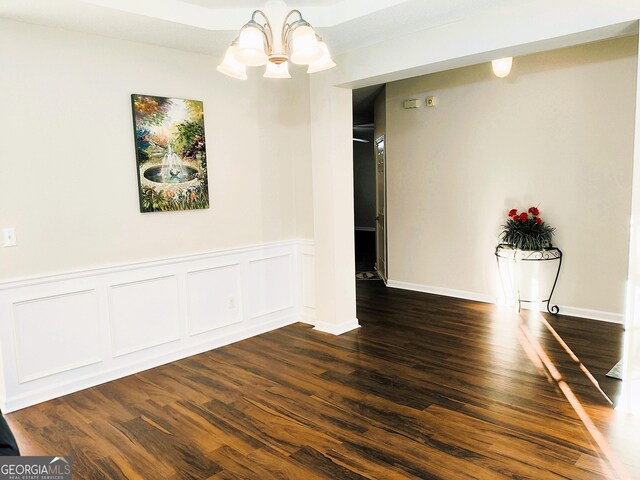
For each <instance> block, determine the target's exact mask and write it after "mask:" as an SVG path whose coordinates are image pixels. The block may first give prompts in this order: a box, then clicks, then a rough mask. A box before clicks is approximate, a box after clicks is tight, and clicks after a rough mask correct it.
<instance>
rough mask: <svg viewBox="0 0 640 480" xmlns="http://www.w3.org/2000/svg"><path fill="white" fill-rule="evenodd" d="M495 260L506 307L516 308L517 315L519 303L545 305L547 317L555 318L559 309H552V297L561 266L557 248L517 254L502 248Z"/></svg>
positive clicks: (506, 247)
mask: <svg viewBox="0 0 640 480" xmlns="http://www.w3.org/2000/svg"><path fill="white" fill-rule="evenodd" d="M496 258H497V260H498V269H499V272H500V280H501V283H502V289H503V293H504V300H505V302H506V303H508V304H512V305H515V304H517V305H518V311H520V307H521V306H522V303H546V304H547V311H548V312H549V313H552V314H553V315H557V314H558V312H559V310H560V309H559V308H558V306H557V305H551V297H552V296H553V291H554V290H555V287H556V283H557V282H558V275H559V274H560V266H561V265H562V252H561V251H560V249H559V248H556V247H550V248H545V249H543V250H519V249H517V248H513V247H511V246H509V245H504V244H501V245H498V246H497V247H496Z"/></svg>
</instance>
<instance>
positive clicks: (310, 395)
mask: <svg viewBox="0 0 640 480" xmlns="http://www.w3.org/2000/svg"><path fill="white" fill-rule="evenodd" d="M357 289H358V318H359V319H360V322H361V325H362V327H361V328H360V329H358V330H355V331H352V332H349V333H347V334H344V335H342V336H339V337H334V336H331V335H327V334H323V333H319V332H317V331H314V330H313V329H312V328H311V327H309V326H306V325H302V324H297V325H292V326H289V327H286V328H282V329H280V330H277V331H273V332H270V333H267V334H264V335H260V336H258V337H254V338H252V339H249V340H245V341H242V342H238V343H236V344H233V345H229V346H226V347H222V348H219V349H217V350H213V351H210V352H207V353H204V354H201V355H197V356H194V357H190V358H187V359H185V360H181V361H178V362H175V363H172V364H170V365H166V366H162V367H159V368H155V369H153V370H149V371H146V372H142V373H140V374H137V375H132V376H129V377H126V378H123V379H120V380H117V381H114V382H110V383H107V384H104V385H100V386H98V387H94V388H90V389H87V390H84V391H81V392H78V393H75V394H72V395H68V396H65V397H62V398H59V399H56V400H53V401H50V402H46V403H43V404H40V405H36V406H33V407H30V408H27V409H24V410H21V411H18V412H14V413H12V414H9V415H8V416H7V420H8V421H9V423H10V425H11V427H12V428H13V430H14V432H15V434H16V438H17V440H18V442H19V444H20V447H21V449H22V452H23V454H25V455H36V454H41V455H72V456H73V463H74V465H73V466H74V473H75V475H74V478H78V479H103V478H104V479H118V478H132V479H133V478H143V479H191V478H193V479H269V478H278V479H289V478H290V479H301V480H307V479H360V478H369V479H401V478H413V479H432V478H433V479H435V478H447V479H456V480H458V479H493V478H512V479H525V478H526V479H536V480H539V479H560V478H564V479H572V480H573V479H576V480H578V479H585V480H586V479H601V478H618V477H620V478H625V475H626V476H627V478H632V477H633V475H634V474H635V475H637V473H636V472H638V471H640V469H637V470H636V471H631V472H630V473H629V472H628V473H624V471H623V470H622V469H623V468H624V466H623V467H622V468H621V467H620V464H621V463H622V464H624V462H625V459H624V458H623V459H622V460H619V459H617V460H616V459H615V458H613V457H614V456H615V455H614V454H616V453H617V452H613V453H612V452H611V451H609V450H610V448H609V446H608V445H609V444H608V443H607V442H608V441H609V440H608V439H609V437H608V436H607V435H608V432H604V433H603V436H604V440H603V439H602V438H599V437H598V435H597V434H596V433H594V432H593V431H592V430H590V428H591V427H593V426H594V425H592V424H590V423H589V422H586V423H585V419H584V418H581V414H580V412H582V410H580V409H578V410H576V406H575V405H572V403H571V402H570V401H568V400H567V396H568V392H567V388H568V389H569V390H570V391H571V392H573V391H576V392H577V393H576V394H575V400H577V401H578V403H579V405H580V407H581V408H582V409H583V410H584V411H586V412H587V413H588V414H589V415H592V417H593V418H594V420H593V422H594V424H595V425H596V426H597V427H598V428H604V427H607V426H610V425H613V424H616V425H618V424H620V422H621V421H620V419H619V418H618V417H615V414H614V411H613V410H612V409H611V407H610V406H609V405H608V403H607V402H606V401H605V400H604V397H602V396H601V395H600V394H599V393H598V392H597V389H595V388H593V385H592V387H591V388H589V386H588V385H587V384H586V383H584V384H583V383H581V382H582V380H580V375H581V374H582V373H581V371H580V368H579V363H580V362H575V361H574V360H571V359H570V361H567V360H566V358H564V357H563V356H562V355H563V354H564V355H565V356H567V353H566V352H565V351H564V350H563V349H562V348H561V347H559V346H558V342H557V340H556V339H555V337H554V336H553V335H552V334H550V333H549V330H548V329H546V327H545V326H544V324H543V323H542V322H541V321H540V318H542V317H541V316H539V315H536V314H527V315H517V314H516V313H514V312H513V310H510V309H500V308H498V307H495V306H493V305H488V304H482V303H475V302H469V301H464V300H458V299H452V298H445V297H438V296H434V295H427V294H420V293H414V292H407V291H402V290H395V289H388V288H385V287H384V285H383V284H382V282H367V281H364V282H358V286H357ZM563 352H564V353H563ZM541 357H544V360H545V361H547V360H549V361H551V360H554V359H555V360H556V361H557V362H558V365H559V367H558V372H559V373H558V375H561V378H554V375H555V374H551V373H549V372H550V371H549V367H548V366H545V365H546V364H545V363H544V362H543V360H541ZM573 377H575V378H576V382H577V383H575V384H574V383H572V379H573ZM569 396H571V395H569ZM577 411H578V413H576V412H577ZM616 422H617V423H616ZM622 423H625V422H624V421H623V422H622ZM612 430H614V429H612ZM629 442H630V443H629V445H628V447H629V448H631V450H633V449H634V448H635V450H636V451H637V450H638V439H637V438H636V439H635V440H633V439H632V440H630V441H629ZM605 454H611V456H607V455H605ZM627 470H631V469H629V468H627Z"/></svg>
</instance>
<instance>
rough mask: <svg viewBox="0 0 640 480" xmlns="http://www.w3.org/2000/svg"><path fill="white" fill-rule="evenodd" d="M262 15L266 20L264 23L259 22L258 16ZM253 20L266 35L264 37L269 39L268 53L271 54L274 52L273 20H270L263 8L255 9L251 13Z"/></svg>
mask: <svg viewBox="0 0 640 480" xmlns="http://www.w3.org/2000/svg"><path fill="white" fill-rule="evenodd" d="M258 15H259V16H261V17H262V18H263V20H264V22H265V23H264V25H260V24H259V23H258V22H257V17H258ZM251 21H252V22H254V23H255V24H256V25H257V26H258V27H259V29H260V31H261V32H262V34H263V35H264V38H265V39H266V41H267V50H268V51H267V54H268V55H271V54H272V53H273V28H272V27H271V22H269V17H267V15H266V14H265V13H264V12H263V11H262V10H255V11H254V12H253V13H252V14H251Z"/></svg>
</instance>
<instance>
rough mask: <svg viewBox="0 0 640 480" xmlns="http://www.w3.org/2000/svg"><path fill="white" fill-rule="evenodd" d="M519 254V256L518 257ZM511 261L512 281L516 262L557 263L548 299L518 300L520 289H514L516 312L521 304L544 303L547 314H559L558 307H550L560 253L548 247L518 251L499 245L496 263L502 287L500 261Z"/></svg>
mask: <svg viewBox="0 0 640 480" xmlns="http://www.w3.org/2000/svg"><path fill="white" fill-rule="evenodd" d="M518 253H519V255H518ZM501 258H502V259H505V260H507V261H512V262H513V263H514V271H513V275H514V279H515V280H517V278H518V277H517V271H516V269H517V266H518V262H545V261H557V262H558V269H557V270H556V276H555V279H554V280H553V286H552V287H551V292H549V298H545V299H541V300H532V299H524V298H520V288H516V290H517V294H518V312H519V311H520V307H521V306H522V303H538V302H541V303H546V304H547V312H549V313H550V314H552V315H557V314H558V313H559V312H560V308H559V307H558V305H551V297H553V292H554V290H555V289H556V284H557V283H558V276H559V275H560V267H562V251H561V250H560V249H559V248H557V247H548V248H545V249H543V250H518V249H516V248H513V247H512V246H511V245H508V244H504V243H501V244H499V245H498V246H497V247H496V261H497V262H498V272H499V273H500V281H501V282H502V285H504V279H503V278H502V269H501V268H500V259H501Z"/></svg>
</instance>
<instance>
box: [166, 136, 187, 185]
mask: <svg viewBox="0 0 640 480" xmlns="http://www.w3.org/2000/svg"><path fill="white" fill-rule="evenodd" d="M184 176H185V174H184V169H183V167H182V162H181V161H180V157H179V156H178V154H177V153H175V152H174V151H173V149H172V148H171V145H169V148H168V150H167V153H166V155H165V156H164V158H163V159H162V181H163V182H165V183H180V182H181V181H182V179H183V178H184Z"/></svg>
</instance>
